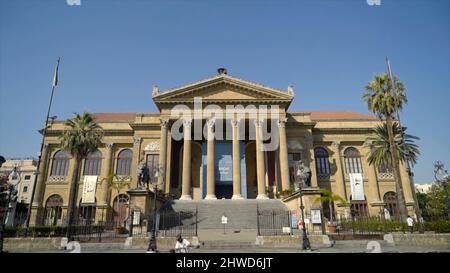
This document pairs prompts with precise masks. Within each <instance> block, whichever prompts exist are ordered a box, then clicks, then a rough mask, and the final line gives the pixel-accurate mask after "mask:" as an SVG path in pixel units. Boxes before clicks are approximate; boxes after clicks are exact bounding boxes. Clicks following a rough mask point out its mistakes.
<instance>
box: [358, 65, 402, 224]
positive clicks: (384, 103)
mask: <svg viewBox="0 0 450 273" xmlns="http://www.w3.org/2000/svg"><path fill="white" fill-rule="evenodd" d="M394 83H395V90H394V88H392V87H393V85H392V83H391V80H390V79H389V76H388V75H387V74H379V75H376V76H375V78H374V80H373V81H371V82H369V83H368V84H367V86H366V88H365V89H366V93H365V94H364V95H363V100H364V101H366V103H367V106H368V109H369V111H371V112H373V113H374V114H376V115H377V116H378V118H379V119H381V120H383V119H384V120H385V121H386V126H387V133H388V140H389V150H390V152H391V162H392V169H393V172H394V179H395V182H396V188H397V194H398V203H399V209H400V216H401V217H402V219H406V216H407V211H406V203H405V196H404V193H403V185H402V181H401V178H400V170H399V156H398V152H397V145H396V143H395V140H394V133H393V131H392V128H393V125H392V124H393V120H394V118H395V113H398V111H399V110H401V109H402V107H403V104H405V103H406V102H407V98H406V94H405V86H404V85H403V83H402V82H401V81H399V80H398V79H394Z"/></svg>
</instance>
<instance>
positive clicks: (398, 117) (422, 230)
mask: <svg viewBox="0 0 450 273" xmlns="http://www.w3.org/2000/svg"><path fill="white" fill-rule="evenodd" d="M386 65H387V69H388V74H389V75H388V76H389V78H390V80H391V84H392V88H393V89H394V91H395V78H394V75H393V74H392V69H391V63H390V62H389V59H388V58H387V57H386ZM395 98H396V96H395ZM397 120H398V126H399V127H400V136H401V141H402V144H405V133H404V132H403V127H402V124H401V122H400V112H399V111H398V108H397ZM405 161H406V166H407V171H408V176H409V184H410V187H411V191H412V196H413V200H414V208H415V209H414V211H415V213H416V216H417V218H418V219H417V221H418V222H419V227H420V232H421V233H423V232H424V227H423V223H422V219H421V218H422V212H421V211H420V208H419V202H418V200H417V195H416V188H415V187H414V181H413V179H412V175H411V174H412V168H411V165H410V161H409V156H406V158H405ZM405 205H406V198H405Z"/></svg>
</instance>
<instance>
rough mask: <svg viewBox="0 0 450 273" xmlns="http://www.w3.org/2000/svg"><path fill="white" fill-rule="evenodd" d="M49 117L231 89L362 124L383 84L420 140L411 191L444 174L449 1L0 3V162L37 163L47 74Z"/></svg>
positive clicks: (145, 106) (146, 105)
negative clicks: (275, 95) (374, 87)
mask: <svg viewBox="0 0 450 273" xmlns="http://www.w3.org/2000/svg"><path fill="white" fill-rule="evenodd" d="M58 56H61V58H62V60H61V65H60V81H59V86H58V88H57V90H56V93H55V97H54V104H53V108H52V115H57V116H58V118H59V119H63V118H67V117H70V116H71V115H72V113H73V112H82V111H92V112H152V111H156V108H155V106H154V104H153V102H152V100H151V96H150V94H151V89H152V85H155V84H156V85H158V86H159V87H160V88H161V89H163V90H164V89H166V88H171V87H174V86H179V85H182V84H185V83H190V82H193V81H196V80H199V79H203V78H207V77H210V76H212V75H214V74H215V73H216V69H217V68H218V67H226V68H227V69H228V72H229V74H230V75H234V76H238V77H241V78H244V79H248V80H252V81H256V82H260V83H263V84H265V85H269V86H272V87H276V88H282V89H286V88H287V86H288V85H289V84H293V85H294V86H295V90H296V97H295V100H294V103H293V104H291V106H290V109H291V110H353V111H358V112H362V113H367V106H366V105H365V104H364V103H363V101H362V100H361V95H362V93H363V90H364V86H365V85H366V83H367V82H368V81H370V80H371V79H372V78H373V76H374V75H375V74H376V73H379V72H384V71H385V70H386V68H385V63H384V59H385V57H386V56H389V58H390V59H391V62H392V65H393V69H394V72H395V73H396V74H397V75H398V76H399V77H400V78H401V79H402V80H403V81H404V82H405V84H406V87H407V88H408V91H407V92H408V93H407V94H408V98H409V103H408V105H407V106H406V108H405V110H404V111H403V113H402V122H403V123H404V125H406V126H407V127H408V131H409V133H411V134H414V135H416V136H419V137H420V138H421V140H420V141H419V142H418V144H419V145H420V148H421V152H422V156H421V157H420V159H419V162H418V164H417V166H416V167H415V179H416V181H417V182H429V181H432V179H433V161H435V160H441V161H443V162H444V163H445V164H446V166H447V167H448V168H450V153H449V152H450V149H449V144H448V142H449V141H450V126H449V125H450V122H449V119H450V118H449V117H450V107H449V102H450V77H449V75H450V1H448V0H381V5H380V6H369V5H368V4H367V3H366V0H324V1H319V0H310V1H283V0H281V1H262V0H261V1H256V0H248V1H237V0H234V1H230V0H228V1H219V0H210V1H181V0H180V1H152V0H149V1H144V0H81V5H80V6H69V5H67V3H66V0H48V1H36V0H0V116H1V118H0V132H1V134H0V154H2V155H4V156H6V157H22V156H36V155H37V153H38V150H39V144H40V135H39V134H38V133H37V129H38V128H41V127H42V126H43V122H44V119H45V114H46V109H47V104H48V99H49V95H50V87H51V80H52V74H53V69H54V65H55V61H56V59H57V58H58Z"/></svg>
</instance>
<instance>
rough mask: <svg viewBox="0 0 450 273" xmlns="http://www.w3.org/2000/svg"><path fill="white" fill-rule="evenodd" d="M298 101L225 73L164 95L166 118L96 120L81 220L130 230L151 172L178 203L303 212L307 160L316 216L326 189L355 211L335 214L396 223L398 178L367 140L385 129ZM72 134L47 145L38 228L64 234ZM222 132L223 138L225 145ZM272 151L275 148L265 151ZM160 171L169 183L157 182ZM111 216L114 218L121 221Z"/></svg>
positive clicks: (85, 165)
mask: <svg viewBox="0 0 450 273" xmlns="http://www.w3.org/2000/svg"><path fill="white" fill-rule="evenodd" d="M294 96H295V93H294V89H293V87H292V86H289V87H288V88H287V90H279V89H274V88H271V87H267V86H264V85H261V84H258V83H254V82H250V81H247V80H243V79H239V78H236V77H233V76H230V75H228V74H227V72H226V70H225V69H219V71H218V74H217V75H215V76H213V77H210V78H208V79H205V80H201V81H198V82H195V83H192V84H188V85H184V86H181V87H177V88H173V89H170V90H166V91H160V90H159V89H158V87H154V88H153V92H152V99H153V102H154V103H155V104H156V106H157V108H158V110H159V112H157V113H94V114H93V115H94V117H95V120H96V122H97V123H98V124H99V125H100V126H101V127H102V128H103V130H104V137H103V144H102V145H101V146H100V147H99V149H98V151H97V152H95V153H93V154H91V155H90V156H89V157H88V158H87V159H86V160H84V162H82V164H81V166H82V167H81V173H80V181H79V188H78V194H77V198H78V201H77V204H78V207H79V211H80V215H82V216H83V217H85V218H87V219H94V220H95V221H99V220H105V219H107V217H115V218H120V219H118V220H124V219H125V218H126V217H127V214H128V207H129V206H134V205H136V204H137V203H135V204H133V202H132V201H131V204H130V197H129V195H128V193H127V192H129V190H130V189H136V188H139V186H140V184H139V182H138V167H139V165H140V163H142V162H146V164H147V167H148V168H149V172H150V180H151V182H154V180H158V182H159V184H158V187H159V188H160V189H161V190H162V191H163V192H165V193H166V194H167V196H170V197H171V198H174V199H180V200H198V201H199V200H203V199H206V200H211V199H212V200H214V199H222V198H225V199H266V198H275V199H280V200H282V201H283V202H284V203H285V204H286V206H287V207H288V208H290V209H293V210H295V209H298V206H299V203H298V201H299V200H298V198H299V195H298V194H296V191H295V189H294V190H293V187H294V182H295V181H297V180H298V176H297V175H296V168H297V166H298V165H297V163H296V162H298V161H299V160H301V162H303V164H304V165H306V166H307V167H309V170H310V175H309V178H307V179H306V181H305V185H304V187H303V193H304V202H305V206H306V212H307V214H308V210H309V209H310V208H312V207H317V206H319V207H320V205H321V204H317V203H316V202H315V199H316V198H317V197H318V196H319V188H328V189H331V190H332V191H333V192H334V193H336V194H338V195H340V196H342V197H344V198H345V199H346V200H348V201H349V202H350V203H351V207H350V208H344V207H342V206H340V205H339V204H334V205H335V208H336V209H337V211H338V213H340V214H342V213H352V214H359V215H361V214H363V215H379V214H380V212H382V211H383V209H384V208H387V209H388V210H390V211H391V213H393V211H394V210H395V209H396V202H395V198H396V195H395V191H396V190H395V183H394V180H393V175H392V173H390V172H389V170H387V169H383V168H380V169H379V170H377V169H376V168H375V167H374V166H370V165H368V163H367V157H368V154H369V151H370V149H371V145H370V143H369V142H368V141H367V138H368V136H369V134H370V133H371V130H372V129H373V128H374V127H375V126H376V125H377V124H379V121H378V120H377V119H375V118H374V117H371V116H368V115H364V114H360V113H355V112H352V111H312V112H302V111H292V110H289V105H290V104H291V102H292V100H293V98H294ZM199 101H201V103H200V104H199ZM227 106H233V107H234V108H235V109H241V110H242V109H244V110H243V111H235V112H233V111H231V114H230V113H229V112H226V111H224V110H225V109H227ZM237 106H239V107H241V108H239V107H237ZM220 110H223V111H222V114H220V115H219V114H218V113H220ZM262 112H264V113H262ZM174 113H175V115H174ZM223 113H225V114H223ZM63 130H64V125H63V121H54V122H53V123H52V124H51V126H50V127H49V129H48V130H47V133H46V136H45V147H44V149H43V151H42V164H41V165H40V170H39V172H40V175H39V176H38V180H37V184H36V192H35V198H34V201H33V207H32V217H31V223H32V224H42V221H44V222H45V223H51V224H57V223H60V222H62V221H63V219H64V216H65V215H66V211H67V206H68V203H69V189H70V183H71V175H72V173H73V167H74V159H73V158H71V156H70V154H69V153H67V152H65V151H62V150H61V149H60V147H59V136H60V135H61V134H62V131H63ZM219 131H220V132H223V137H222V138H219V137H217V135H218V134H219ZM199 132H200V133H199ZM266 132H268V133H269V135H270V137H269V139H266V138H265V135H266ZM180 136H181V137H180ZM272 140H273V141H272ZM272 142H273V143H275V144H274V145H272V146H273V147H270V146H271V145H270V143H272ZM264 145H266V146H268V147H269V148H266V150H263V149H258V148H259V147H263V146H264ZM274 147H275V148H274ZM235 166H238V167H237V168H236V167H235ZM157 170H158V173H159V174H160V175H159V176H158V177H155V173H156V171H157ZM111 173H114V174H116V175H117V178H116V179H120V180H121V181H127V182H129V186H127V187H125V188H123V189H120V190H119V191H117V190H112V192H111V194H109V190H108V187H107V183H100V182H101V181H102V179H103V178H105V177H107V176H108V174H111ZM351 173H359V174H361V175H362V179H363V183H362V187H361V188H360V190H362V191H363V195H362V196H363V200H361V198H358V200H354V199H355V198H354V197H353V196H352V192H353V190H356V188H355V189H352V184H351V179H350V175H349V174H351ZM88 175H95V176H98V179H97V185H96V187H95V201H94V202H91V203H84V202H83V200H82V192H83V181H84V177H85V176H88ZM401 176H402V177H401V178H402V181H403V187H404V192H405V199H406V202H407V206H408V211H410V212H411V213H412V214H413V212H412V211H413V205H414V202H413V196H412V193H413V191H412V187H411V182H410V178H409V175H408V174H407V172H406V168H405V166H403V165H402V166H401ZM359 194H361V192H360V193H359ZM141 205H142V204H141ZM143 206H144V208H141V209H142V210H143V211H144V212H145V211H148V207H145V206H147V205H143ZM108 207H112V208H113V214H112V216H111V214H109V213H108V209H107V208H108ZM324 209H327V206H324ZM108 215H109V216H108ZM39 222H41V223H39Z"/></svg>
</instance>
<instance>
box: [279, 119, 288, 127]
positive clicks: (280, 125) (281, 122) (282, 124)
mask: <svg viewBox="0 0 450 273" xmlns="http://www.w3.org/2000/svg"><path fill="white" fill-rule="evenodd" d="M286 122H287V118H282V119H279V120H277V124H278V127H280V128H281V127H283V128H284V127H285V126H286Z"/></svg>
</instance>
